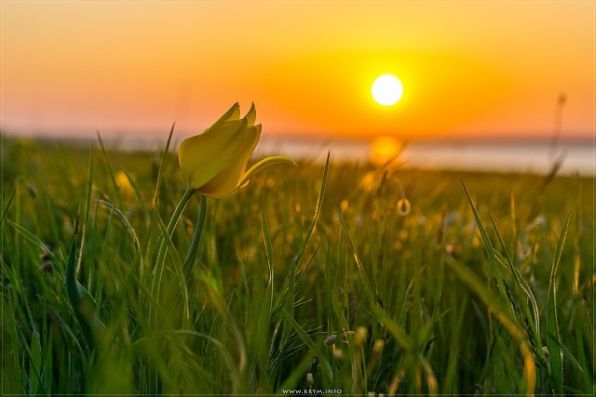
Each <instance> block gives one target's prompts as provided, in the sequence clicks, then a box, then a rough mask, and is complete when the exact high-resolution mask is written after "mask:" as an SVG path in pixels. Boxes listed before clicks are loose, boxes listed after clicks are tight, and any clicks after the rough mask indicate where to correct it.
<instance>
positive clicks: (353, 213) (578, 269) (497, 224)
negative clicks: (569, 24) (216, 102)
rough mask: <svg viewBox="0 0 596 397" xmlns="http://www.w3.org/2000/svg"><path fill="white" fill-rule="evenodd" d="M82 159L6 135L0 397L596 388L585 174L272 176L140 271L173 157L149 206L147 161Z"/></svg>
mask: <svg viewBox="0 0 596 397" xmlns="http://www.w3.org/2000/svg"><path fill="white" fill-rule="evenodd" d="M91 152H92V151H91V149H90V148H81V147H78V148H77V147H71V146H62V145H59V144H58V145H47V144H46V145H41V144H39V143H36V142H34V141H17V140H13V139H8V138H4V145H3V151H2V159H3V180H2V186H3V195H2V224H1V228H2V252H1V254H2V255H1V260H2V270H1V282H2V309H3V310H2V339H3V349H2V368H3V369H2V371H3V372H2V387H3V389H2V391H3V392H4V393H41V394H59V393H81V392H87V393H116V394H122V393H173V394H180V393H224V394H228V393H275V392H277V393H282V392H284V391H287V390H292V389H305V388H309V389H316V390H323V391H324V390H326V389H341V390H342V391H343V393H344V394H345V393H366V392H378V393H436V392H439V393H454V394H461V393H480V394H488V393H526V392H532V391H533V392H535V393H553V392H554V393H565V394H573V393H590V392H591V391H592V390H593V387H594V384H593V382H594V381H593V379H594V366H593V363H594V345H593V344H594V339H593V303H594V301H593V296H594V295H593V280H594V274H593V254H594V252H593V249H594V245H593V243H594V240H593V238H594V235H593V233H594V224H593V219H594V213H593V212H594V207H593V179H592V178H580V177H555V178H554V179H552V180H545V178H544V177H539V176H534V175H497V174H474V173H465V174H464V173H454V172H424V171H415V170H397V171H384V170H382V169H372V168H369V167H367V166H355V165H349V164H343V165H342V164H334V163H333V162H332V163H331V165H330V167H329V169H328V173H327V174H326V173H325V172H324V169H323V166H322V165H320V164H308V163H301V164H299V166H298V167H297V168H295V169H288V168H283V169H273V170H268V171H266V172H264V173H263V174H262V175H259V176H258V177H257V178H256V179H255V180H253V181H252V182H251V183H250V185H249V186H248V187H247V188H246V189H244V190H243V191H242V192H241V193H240V194H238V195H236V196H233V197H231V198H229V199H226V200H219V201H211V200H210V201H209V209H208V215H207V223H206V226H205V229H204V234H203V237H202V241H201V245H200V247H199V253H198V255H199V256H198V257H199V260H198V261H196V263H195V264H194V266H193V268H192V269H191V270H190V272H188V273H185V272H184V269H182V260H181V258H184V256H185V254H186V251H187V248H188V246H189V244H190V240H191V237H192V232H193V225H194V222H195V219H196V216H197V211H198V207H199V205H198V203H199V200H198V199H196V200H193V201H192V202H191V205H190V206H189V208H188V209H187V210H186V212H185V214H184V217H183V219H182V221H181V222H180V224H179V225H178V227H177V229H176V231H175V234H174V236H173V238H172V240H171V242H170V241H166V243H165V244H166V246H167V248H168V251H167V255H166V256H165V258H163V261H162V260H160V259H161V258H157V251H158V248H159V245H160V242H161V241H163V237H164V234H163V233H164V224H167V221H168V219H169V216H170V215H171V213H172V211H173V208H174V206H175V205H176V203H177V201H178V199H179V197H180V194H181V192H182V191H183V190H184V187H185V186H184V182H183V181H182V178H181V177H180V176H179V175H177V173H178V168H179V167H178V164H177V159H176V157H175V156H174V155H173V154H170V155H169V156H168V157H167V158H166V161H165V163H164V164H165V165H164V168H163V174H162V181H161V186H160V188H159V189H158V190H157V191H155V181H156V180H157V174H158V172H159V168H160V163H161V157H160V156H161V154H159V153H141V152H139V153H121V152H109V153H105V152H103V151H102V150H101V147H100V146H99V145H98V144H96V145H94V149H93V156H92V155H91ZM460 178H461V181H463V184H462V183H461V182H460ZM464 184H465V188H464ZM465 189H467V191H468V192H469V198H470V200H471V201H470V200H468V197H467V196H466V190H465ZM404 193H405V195H406V197H407V198H408V200H409V202H410V203H411V212H410V213H409V214H407V215H405V216H403V213H402V214H400V211H398V208H397V203H398V200H399V199H400V198H401V197H402V194H404ZM154 196H155V197H156V200H155V201H154V200H153V198H154ZM471 203H473V205H474V206H473V207H472V206H471ZM402 212H403V211H402ZM475 216H477V217H478V220H479V221H480V223H478V222H476V221H475ZM479 226H480V227H479ZM75 231H78V233H76V234H75ZM75 235H76V238H74V237H73V236H75ZM73 239H74V241H73ZM73 243H74V244H73ZM71 245H72V246H73V247H75V248H76V251H75V252H76V261H77V262H76V264H77V275H76V277H77V280H78V282H79V283H80V285H78V287H77V288H78V289H79V290H80V291H81V294H82V296H83V299H84V300H85V302H86V304H87V307H89V308H90V310H91V311H93V310H94V311H95V314H94V315H95V316H96V319H97V324H100V325H98V326H99V327H101V332H102V337H101V338H99V339H98V340H97V341H96V343H95V349H91V348H90V344H89V341H88V340H87V339H85V336H84V334H83V332H82V329H81V326H80V324H79V322H78V321H77V319H76V316H75V312H74V311H73V308H72V307H71V305H70V304H69V300H68V297H67V292H66V289H65V264H66V261H67V260H68V255H69V249H70V247H71ZM72 258H73V257H72V256H71V259H72Z"/></svg>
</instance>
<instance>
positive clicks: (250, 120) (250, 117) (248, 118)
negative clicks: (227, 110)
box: [244, 102, 257, 127]
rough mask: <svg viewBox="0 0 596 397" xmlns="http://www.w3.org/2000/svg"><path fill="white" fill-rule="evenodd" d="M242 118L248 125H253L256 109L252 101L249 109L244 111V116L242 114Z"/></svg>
mask: <svg viewBox="0 0 596 397" xmlns="http://www.w3.org/2000/svg"><path fill="white" fill-rule="evenodd" d="M244 118H245V119H246V121H247V122H248V126H249V127H252V126H253V125H255V120H256V118H257V110H256V109H255V104H254V102H253V103H251V105H250V109H249V110H248V112H247V113H246V116H244Z"/></svg>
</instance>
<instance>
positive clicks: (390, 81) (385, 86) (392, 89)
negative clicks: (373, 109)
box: [371, 74, 404, 106]
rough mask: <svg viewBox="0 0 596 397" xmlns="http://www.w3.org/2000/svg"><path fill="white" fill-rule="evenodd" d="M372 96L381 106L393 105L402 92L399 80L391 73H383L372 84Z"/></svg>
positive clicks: (402, 87)
mask: <svg viewBox="0 0 596 397" xmlns="http://www.w3.org/2000/svg"><path fill="white" fill-rule="evenodd" d="M371 91H372V97H373V99H374V100H375V101H376V102H377V103H378V104H379V105H383V106H391V105H395V104H396V103H397V102H399V100H400V99H401V97H402V95H403V93H404V86H403V85H402V83H401V81H400V80H399V79H398V78H397V77H395V76H394V75H392V74H383V75H381V76H379V77H377V79H376V80H375V81H374V83H373V85H372V89H371Z"/></svg>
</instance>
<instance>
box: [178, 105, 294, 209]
mask: <svg viewBox="0 0 596 397" xmlns="http://www.w3.org/2000/svg"><path fill="white" fill-rule="evenodd" d="M255 120H256V110H255V106H254V104H253V105H252V106H251V107H250V110H249V111H248V113H247V114H246V115H245V116H244V117H243V118H240V106H239V105H238V103H235V104H234V105H233V106H232V107H231V108H230V109H229V110H228V111H227V112H226V113H224V115H223V116H221V117H220V118H219V120H217V121H216V122H215V123H214V124H213V125H212V126H211V127H209V128H207V129H206V130H205V131H204V132H203V133H202V134H200V135H196V136H192V137H190V138H187V139H185V140H184V141H182V143H181V144H180V148H179V149H178V159H179V161H180V168H181V169H182V172H183V173H184V174H185V176H186V177H187V178H188V183H189V185H190V187H191V188H192V189H193V190H195V191H198V192H200V193H202V194H204V195H206V196H209V197H214V198H221V197H226V196H229V195H231V194H233V193H234V192H236V190H238V189H239V188H240V187H242V186H244V185H245V184H246V182H247V179H248V177H249V176H250V175H252V174H253V173H254V172H256V171H258V170H260V169H262V168H264V167H265V166H269V165H272V164H278V163H291V164H295V163H294V162H293V161H292V160H291V159H289V158H287V157H283V156H274V157H269V158H266V159H263V160H261V161H260V162H259V163H257V164H255V165H254V166H253V167H251V168H250V169H249V170H248V171H246V166H247V164H248V161H249V160H250V156H251V155H252V153H253V151H254V150H255V147H256V146H257V143H258V142H259V138H260V136H261V125H260V124H257V125H255Z"/></svg>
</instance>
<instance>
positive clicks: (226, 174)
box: [199, 124, 261, 198]
mask: <svg viewBox="0 0 596 397" xmlns="http://www.w3.org/2000/svg"><path fill="white" fill-rule="evenodd" d="M260 136H261V125H260V124H258V125H255V126H253V127H248V128H246V129H245V131H243V132H241V133H240V134H239V136H238V137H237V138H236V139H237V141H238V142H240V148H239V150H238V152H237V155H236V157H235V160H234V161H233V162H232V163H230V165H229V166H228V167H226V168H225V169H223V170H222V171H221V172H220V173H218V174H217V175H216V176H215V177H214V178H213V179H211V180H210V181H209V182H207V183H206V184H205V185H204V186H202V187H201V188H200V189H199V191H200V192H201V193H203V194H204V195H206V196H210V197H215V198H222V197H226V196H228V195H230V194H232V193H234V191H236V188H237V186H238V181H239V180H240V178H241V177H242V175H243V174H244V171H245V170H246V164H247V163H248V160H249V159H250V156H251V155H252V152H253V151H254V150H255V147H256V146H257V143H258V142H259V138H260Z"/></svg>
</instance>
